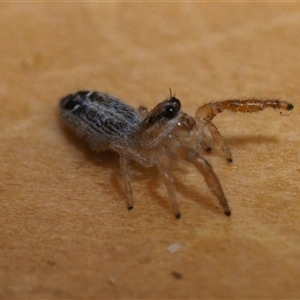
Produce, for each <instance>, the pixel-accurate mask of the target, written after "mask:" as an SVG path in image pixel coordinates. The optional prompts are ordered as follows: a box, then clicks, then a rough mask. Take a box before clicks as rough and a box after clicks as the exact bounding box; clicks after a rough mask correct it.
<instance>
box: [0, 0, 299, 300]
mask: <svg viewBox="0 0 300 300" xmlns="http://www.w3.org/2000/svg"><path fill="white" fill-rule="evenodd" d="M299 20H300V5H299V4H298V3H134V2H132V3H125V2H114V3H100V2H99V3H95V2H94V3H92V2H91V3H76V2H75V3H67V2H64V3H63V2H62V3H50V2H48V3H33V2H32V3H1V4H0V69H1V71H0V104H1V110H0V140H1V142H0V240H1V242H0V298H1V299H16V298H27V299H32V298H35V299H71V298H86V299H97V298H157V299H158V298H227V299H228V298H232V299H241V298H252V299H254V298H256V299H257V298H273V299H274V298H300V229H299V220H300V197H299V184H298V182H299V171H300V168H299V147H300V137H299V116H300V113H299V104H300V100H299V99H300V98H299V95H300V84H299V78H300V51H299V49H300V39H299V36H300V22H299ZM169 88H172V90H173V91H175V92H176V97H178V98H179V99H180V100H181V102H182V106H183V110H184V111H186V112H188V113H190V114H193V113H194V111H195V110H196V109H197V107H198V106H200V105H203V104H204V103H207V102H209V101H211V100H222V99H230V98H241V99H245V98H249V97H255V98H261V99H266V98H279V99H282V100H287V101H290V102H292V103H293V104H294V105H295V109H294V111H293V112H292V114H289V116H282V115H280V114H279V112H278V111H274V110H272V109H267V110H265V111H263V112H259V113H257V114H242V113H236V114H235V113H233V112H224V113H222V114H221V115H219V116H217V117H216V119H215V121H214V122H215V124H216V125H217V126H218V128H219V129H220V131H221V132H222V134H223V135H224V137H225V138H226V141H227V144H228V146H229V147H230V149H231V151H232V153H233V159H234V161H233V163H232V164H228V163H227V162H226V160H225V159H224V157H223V155H222V152H221V150H220V148H219V147H217V146H216V145H215V144H213V143H212V146H213V150H212V151H211V153H207V154H204V156H205V158H206V159H207V160H208V161H209V162H210V164H211V165H212V166H213V168H214V170H215V172H216V174H217V175H218V177H219V179H220V182H221V183H222V186H223V189H224V192H225V194H226V196H227V198H228V201H229V204H230V207H231V209H232V215H231V216H230V217H227V216H225V215H224V214H223V212H222V209H221V207H220V205H219V203H218V201H217V199H216V198H215V196H213V195H212V194H211V192H210V191H209V189H208V188H207V186H206V184H205V181H204V179H203V176H202V175H201V174H199V173H198V172H197V171H196V169H195V168H194V167H193V166H192V165H189V164H187V163H184V162H183V161H179V162H178V164H177V165H176V166H175V167H174V169H173V174H174V178H175V185H176V189H177V193H178V202H179V205H180V208H181V213H182V217H181V219H180V220H177V219H176V218H175V217H174V214H173V211H172V209H171V206H170V204H169V202H168V200H167V193H166V188H165V186H164V184H163V183H162V181H161V179H160V177H159V176H158V174H157V172H156V170H155V169H154V168H150V169H147V168H144V167H141V166H139V165H137V164H136V163H134V164H132V174H131V178H132V181H131V182H132V188H133V193H134V199H135V208H134V209H133V210H131V211H128V210H127V209H126V201H125V193H124V189H123V187H122V181H121V178H120V171H119V165H118V155H117V154H115V153H103V154H99V153H94V152H92V151H91V150H89V149H88V148H87V147H86V145H85V143H84V142H82V141H81V140H80V139H77V138H76V137H74V136H73V135H72V134H71V133H70V132H68V131H66V130H64V128H62V126H61V124H60V123H59V121H58V110H57V103H58V101H59V99H60V98H61V97H63V96H64V95H66V94H68V93H71V92H76V91H78V90H99V91H104V92H107V93H111V94H114V95H116V96H118V97H120V98H121V99H124V100H125V101H127V102H128V103H129V104H130V105H132V106H134V107H138V106H139V105H145V106H147V107H149V108H152V107H153V106H154V105H156V104H157V103H159V102H160V101H162V100H164V99H165V98H167V97H168V95H169Z"/></svg>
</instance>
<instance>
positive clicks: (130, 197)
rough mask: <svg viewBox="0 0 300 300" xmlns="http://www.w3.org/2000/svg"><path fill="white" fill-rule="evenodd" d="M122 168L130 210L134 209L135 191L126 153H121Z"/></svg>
mask: <svg viewBox="0 0 300 300" xmlns="http://www.w3.org/2000/svg"><path fill="white" fill-rule="evenodd" d="M120 168H121V174H122V179H123V183H124V188H125V191H126V199H127V207H128V210H131V209H133V193H132V189H131V185H130V179H129V172H128V159H127V158H126V156H125V155H124V154H120Z"/></svg>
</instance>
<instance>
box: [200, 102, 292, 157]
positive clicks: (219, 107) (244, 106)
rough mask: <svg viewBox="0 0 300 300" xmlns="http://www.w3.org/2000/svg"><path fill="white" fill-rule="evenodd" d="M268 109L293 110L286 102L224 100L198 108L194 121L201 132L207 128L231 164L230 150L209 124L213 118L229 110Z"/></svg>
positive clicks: (218, 133) (213, 126)
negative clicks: (198, 125)
mask: <svg viewBox="0 0 300 300" xmlns="http://www.w3.org/2000/svg"><path fill="white" fill-rule="evenodd" d="M268 107H271V108H273V109H275V110H278V109H279V110H287V111H289V110H292V109H293V108H294V106H293V104H292V103H289V102H286V101H280V100H277V99H269V100H257V99H248V100H237V99H234V100H225V101H219V102H210V103H207V104H205V105H203V106H201V107H199V108H198V109H197V111H196V114H195V119H196V120H197V121H198V124H200V126H201V127H202V128H201V130H202V131H204V130H205V128H207V129H208V130H209V131H210V133H211V135H212V137H213V139H214V140H215V142H216V143H217V144H218V145H220V146H221V147H222V151H223V153H224V155H225V157H226V159H227V161H228V162H232V157H231V153H230V150H229V149H228V147H227V146H226V144H225V142H224V138H223V137H222V135H221V134H220V132H219V131H218V129H217V127H216V126H215V125H214V124H213V123H212V122H211V121H212V120H213V118H214V117H215V116H216V115H217V114H219V113H221V112H223V111H224V110H229V111H232V112H244V113H247V112H248V113H252V112H258V111H261V110H264V109H266V108H268Z"/></svg>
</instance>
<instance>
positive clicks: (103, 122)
mask: <svg viewBox="0 0 300 300" xmlns="http://www.w3.org/2000/svg"><path fill="white" fill-rule="evenodd" d="M59 110H60V115H61V118H62V119H63V121H65V123H66V125H67V126H68V127H69V128H70V129H72V130H73V131H75V132H76V133H77V135H79V136H80V137H82V138H84V139H85V140H86V141H87V142H88V143H89V144H90V146H91V147H92V148H95V149H99V150H102V149H105V148H109V146H110V145H111V144H112V143H116V142H117V141H118V140H122V141H130V140H132V139H133V137H134V134H135V133H136V131H137V129H138V126H139V124H140V123H141V116H140V114H139V113H138V111H137V110H135V109H134V108H132V107H131V106H129V105H128V104H126V103H124V102H123V101H121V100H119V99H117V98H115V97H113V96H110V95H107V94H104V93H101V92H89V91H80V92H77V93H74V94H69V95H67V96H65V97H63V98H62V99H61V100H60V102H59Z"/></svg>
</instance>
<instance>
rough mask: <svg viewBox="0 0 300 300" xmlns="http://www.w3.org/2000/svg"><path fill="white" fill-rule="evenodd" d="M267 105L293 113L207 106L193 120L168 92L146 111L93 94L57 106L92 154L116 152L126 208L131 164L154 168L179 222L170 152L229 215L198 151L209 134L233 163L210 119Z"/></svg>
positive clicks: (245, 104)
mask: <svg viewBox="0 0 300 300" xmlns="http://www.w3.org/2000/svg"><path fill="white" fill-rule="evenodd" d="M268 107H271V108H274V109H280V110H287V111H289V110H292V109H293V104H291V103H289V102H286V101H280V100H277V99H269V100H257V99H248V100H238V99H237V100H226V101H220V102H210V103H207V104H204V105H203V106H201V107H199V108H198V109H197V111H196V114H195V116H194V117H191V116H189V115H188V114H186V113H184V112H183V111H182V110H181V103H180V101H179V100H178V99H177V98H175V96H174V95H172V92H171V91H170V97H169V98H168V99H166V100H165V101H163V102H161V103H159V104H158V105H156V106H155V107H154V108H153V109H152V110H151V111H150V112H148V110H147V108H145V107H140V108H139V110H136V109H134V108H132V107H131V106H129V105H128V104H126V103H124V102H123V101H121V100H120V99H118V98H116V97H113V96H110V95H107V94H104V93H102V92H95V91H80V92H77V93H74V94H70V95H67V96H65V97H64V98H62V99H61V100H60V103H59V110H60V115H61V117H62V119H63V121H64V122H65V124H66V125H67V126H68V127H70V128H71V129H72V130H74V131H75V132H76V134H77V135H78V136H80V137H82V138H83V139H85V140H86V141H87V143H88V144H89V146H90V147H91V148H92V149H93V150H96V151H104V150H108V149H110V150H114V151H116V152H118V153H119V156H120V167H121V173H122V177H123V182H124V186H125V190H126V197H127V206H128V209H129V210H130V209H132V208H133V194H132V190H131V186H130V179H129V172H128V163H129V161H130V160H134V161H137V162H138V163H140V164H142V165H144V166H146V167H151V166H156V167H157V169H158V171H159V174H160V175H161V178H162V180H163V182H164V183H165V185H166V187H167V190H168V196H169V200H170V202H171V204H172V206H173V209H174V212H175V216H176V218H180V210H179V206H178V203H177V199H176V191H175V186H174V181H173V177H172V175H171V172H170V165H171V161H170V157H171V154H176V155H178V156H179V157H181V158H183V159H184V160H186V161H188V162H190V163H192V164H194V166H195V167H196V168H197V169H198V170H199V171H200V172H201V173H202V174H203V176H204V178H205V181H206V183H207V185H208V187H209V188H210V190H211V191H212V193H213V194H215V195H216V197H217V198H218V199H219V201H220V204H221V205H222V207H223V210H224V213H225V214H226V215H227V216H229V215H230V214H231V212H230V208H229V205H228V203H227V199H226V197H225V195H224V193H223V190H222V187H221V184H220V182H219V180H218V177H217V176H216V174H215V173H214V171H213V169H212V167H211V166H210V164H209V163H208V162H207V161H206V160H205V159H204V158H203V157H202V156H201V155H200V154H199V150H200V149H201V148H202V149H204V150H209V147H208V146H207V145H206V144H205V136H206V134H207V133H210V134H211V136H212V137H213V139H214V141H215V142H216V143H217V144H218V145H220V146H221V148H222V151H223V153H224V155H225V157H226V159H227V161H228V162H232V157H231V153H230V151H229V149H228V147H227V146H226V144H225V143H224V139H223V137H222V136H221V134H220V133H219V131H218V129H217V127H216V126H215V125H214V124H213V123H212V120H213V118H214V117H215V116H216V115H217V114H219V113H221V112H223V111H224V110H230V111H233V112H257V111H260V110H264V109H266V108H268Z"/></svg>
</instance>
